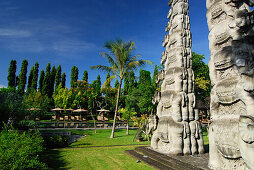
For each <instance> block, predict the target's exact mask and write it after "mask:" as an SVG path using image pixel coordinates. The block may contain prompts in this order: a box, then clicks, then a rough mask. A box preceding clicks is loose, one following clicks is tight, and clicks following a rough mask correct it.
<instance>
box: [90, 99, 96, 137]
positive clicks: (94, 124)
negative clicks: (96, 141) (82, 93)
mask: <svg viewBox="0 0 254 170" xmlns="http://www.w3.org/2000/svg"><path fill="white" fill-rule="evenodd" d="M93 105H94V102H93ZM90 113H91V116H92V119H93V126H94V133H96V123H95V119H94V117H93V109H92V111H91V112H90Z"/></svg>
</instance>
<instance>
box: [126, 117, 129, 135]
mask: <svg viewBox="0 0 254 170" xmlns="http://www.w3.org/2000/svg"><path fill="white" fill-rule="evenodd" d="M126 135H129V121H128V120H127V128H126Z"/></svg>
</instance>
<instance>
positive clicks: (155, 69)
mask: <svg viewBox="0 0 254 170" xmlns="http://www.w3.org/2000/svg"><path fill="white" fill-rule="evenodd" d="M157 76H158V66H157V65H155V67H154V71H153V80H152V85H153V88H154V89H157V88H158V87H157V83H156V81H157Z"/></svg>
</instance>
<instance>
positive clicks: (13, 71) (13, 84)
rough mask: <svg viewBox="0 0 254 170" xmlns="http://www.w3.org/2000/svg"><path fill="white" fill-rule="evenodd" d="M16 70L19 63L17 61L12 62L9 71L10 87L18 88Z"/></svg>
mask: <svg viewBox="0 0 254 170" xmlns="http://www.w3.org/2000/svg"><path fill="white" fill-rule="evenodd" d="M16 69H17V62H16V60H11V62H10V66H9V70H8V72H9V73H8V77H7V80H8V87H16Z"/></svg>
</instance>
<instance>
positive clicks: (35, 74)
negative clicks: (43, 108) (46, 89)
mask: <svg viewBox="0 0 254 170" xmlns="http://www.w3.org/2000/svg"><path fill="white" fill-rule="evenodd" d="M38 74H39V64H38V62H36V63H35V65H34V72H33V79H32V88H33V89H34V90H35V91H36V90H37V82H38V76H39V75H38Z"/></svg>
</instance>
